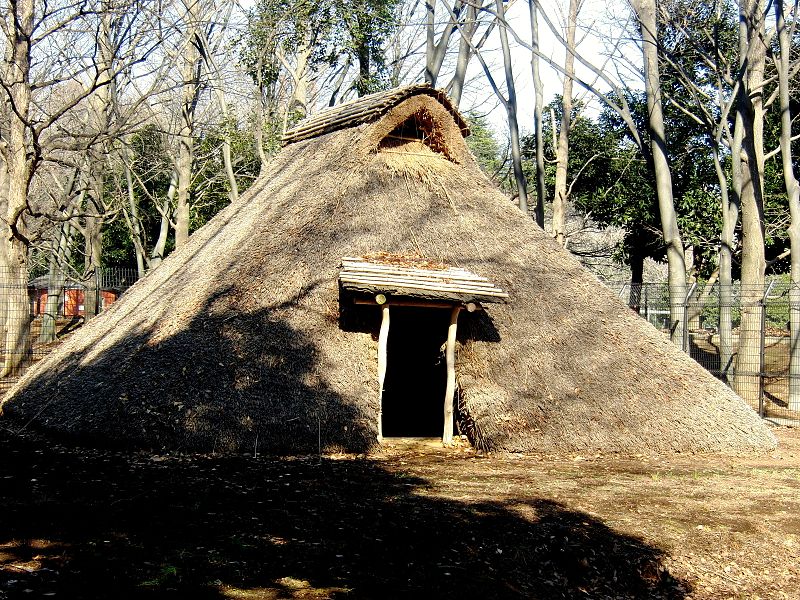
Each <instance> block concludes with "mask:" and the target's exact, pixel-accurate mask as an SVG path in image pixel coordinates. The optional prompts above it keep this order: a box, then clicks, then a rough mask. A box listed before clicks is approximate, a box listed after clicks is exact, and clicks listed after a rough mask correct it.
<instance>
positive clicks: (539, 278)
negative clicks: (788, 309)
mask: <svg viewBox="0 0 800 600" xmlns="http://www.w3.org/2000/svg"><path fill="white" fill-rule="evenodd" d="M466 132H467V127H466V124H465V123H464V122H463V120H462V119H461V117H460V116H459V115H458V112H457V111H456V110H454V109H453V107H452V106H451V105H450V103H449V102H448V100H447V99H446V97H445V96H444V95H443V94H441V93H440V92H437V91H434V90H431V89H429V88H426V87H422V86H415V87H412V88H406V89H402V90H394V91H392V92H388V93H384V94H377V95H374V96H371V97H367V98H364V99H361V100H359V101H357V102H356V103H354V104H352V105H343V106H341V107H338V108H335V109H332V110H331V111H330V112H326V113H323V114H320V115H319V116H317V117H315V118H314V119H312V120H310V121H309V122H307V123H305V124H302V125H301V126H300V127H299V128H298V129H297V130H295V131H293V132H290V133H289V134H288V135H287V138H286V141H287V143H286V146H285V148H284V149H283V151H282V152H281V153H280V154H279V155H278V156H276V157H275V158H274V159H273V160H272V162H271V163H270V165H269V168H268V169H267V172H266V173H265V174H263V175H262V176H261V177H260V178H259V179H258V181H257V182H256V183H255V184H254V185H253V186H252V188H251V189H250V190H248V192H247V193H246V194H243V195H242V197H241V199H240V200H239V201H238V202H236V203H234V204H232V205H231V206H229V207H228V208H226V209H225V210H223V211H222V212H221V213H220V214H219V215H217V216H216V217H215V218H214V219H213V220H212V221H211V222H209V223H208V224H207V225H206V226H205V227H203V228H202V229H200V230H199V231H197V232H196V233H195V234H194V235H193V236H192V238H191V239H190V241H189V243H188V244H187V245H186V246H185V247H183V248H181V249H180V250H178V251H176V252H175V253H173V254H172V255H171V256H170V257H169V258H168V259H167V260H166V261H164V263H163V264H162V265H161V266H160V267H159V268H158V269H156V270H155V271H154V272H152V273H150V274H149V275H148V276H147V277H146V278H144V279H143V280H142V281H140V282H139V283H137V284H136V285H135V286H133V288H131V289H130V290H129V291H128V292H127V293H126V294H125V295H123V297H122V298H121V299H120V300H119V301H118V302H117V303H115V304H114V306H113V307H111V309H110V310H108V311H107V312H106V313H104V314H102V315H101V316H99V317H98V318H96V319H94V320H93V321H92V322H90V323H89V324H87V325H86V326H85V327H84V328H83V329H82V330H81V331H80V332H79V333H77V334H76V335H74V336H72V337H71V338H69V339H68V340H67V341H66V342H65V343H64V344H63V346H61V347H60V348H59V349H58V350H57V351H55V352H53V354H51V355H50V357H49V358H48V359H46V360H44V361H42V362H41V363H40V364H38V365H36V366H35V367H33V368H32V369H31V370H30V371H29V372H28V373H27V374H26V375H25V377H24V378H22V379H21V380H20V382H19V383H18V384H17V385H16V387H15V388H14V389H13V390H12V391H11V392H10V394H9V395H8V397H7V401H6V402H5V404H4V405H3V410H4V413H5V415H6V416H7V417H10V418H14V419H18V420H19V421H20V422H32V423H33V424H34V425H35V426H37V427H40V428H44V429H46V430H51V431H55V432H60V433H63V434H74V435H77V436H81V437H82V439H84V440H85V439H89V438H96V439H98V440H105V441H111V442H120V443H125V444H134V445H137V446H142V447H152V448H168V449H184V450H199V451H210V450H217V451H248V450H252V449H254V448H256V447H258V449H259V451H272V452H278V453H295V452H306V451H316V450H317V448H318V445H319V446H321V447H322V449H323V451H324V450H335V449H344V450H350V451H362V450H367V449H370V448H374V447H375V445H376V443H377V439H378V437H379V433H381V432H380V431H379V427H381V428H382V433H383V434H384V435H387V436H388V435H431V434H435V435H441V433H438V432H441V431H443V429H442V427H443V421H444V417H443V414H444V413H443V403H442V397H443V396H444V395H446V394H445V391H446V388H447V379H448V378H447V375H446V364H447V363H451V364H452V363H453V361H454V365H453V366H454V369H455V380H454V382H455V384H456V386H455V387H456V389H455V390H454V396H455V420H456V424H457V426H458V427H459V428H460V430H461V431H462V432H465V433H466V434H467V435H468V436H469V437H470V439H471V440H472V441H473V443H475V444H478V445H481V446H482V447H485V448H489V449H495V450H508V451H539V452H560V451H579V452H588V451H606V452H607V451H622V452H628V451H635V452H639V451H723V452H739V451H746V450H750V449H759V448H770V447H772V446H774V444H775V441H774V438H773V436H772V435H771V433H770V432H769V431H768V429H767V428H766V427H765V426H764V424H763V423H762V422H761V420H760V419H759V418H758V417H757V415H756V414H755V413H754V412H753V411H752V410H751V409H750V408H749V407H747V406H746V405H745V404H744V402H742V400H740V399H739V398H738V397H737V396H736V395H735V394H733V393H732V392H731V391H730V390H729V389H728V388H727V387H725V386H724V385H723V384H722V383H720V382H719V381H717V380H716V379H714V378H713V377H711V376H710V375H709V374H708V373H707V372H706V371H704V370H703V369H702V368H701V367H700V366H699V365H698V364H697V363H695V362H694V361H693V360H691V359H690V358H689V357H687V356H686V355H685V354H683V353H682V352H681V351H680V350H679V349H678V348H676V347H675V346H674V345H672V344H671V343H670V342H669V341H668V340H667V338H666V337H665V336H664V335H663V334H662V333H660V332H658V331H656V330H655V329H654V328H652V327H651V326H650V325H649V324H648V323H646V322H645V321H643V320H641V319H640V318H639V317H637V316H636V315H634V314H633V313H632V312H631V311H630V310H629V309H628V308H627V307H626V306H625V305H623V304H622V303H621V302H620V301H619V300H618V299H617V298H616V297H615V296H614V295H613V294H612V293H611V292H610V291H609V290H607V289H606V288H605V287H604V286H602V285H601V284H600V283H599V282H598V281H597V280H596V279H595V277H593V276H592V275H591V274H590V273H588V272H587V271H586V270H584V269H583V268H582V267H581V265H580V264H579V263H578V262H577V261H576V260H575V259H574V258H573V257H572V256H570V255H569V253H568V252H565V251H564V250H563V249H561V248H560V247H558V246H557V245H556V244H555V243H554V242H553V241H552V240H551V239H550V238H549V236H548V235H546V234H545V233H544V232H543V231H542V230H541V229H539V228H538V227H536V225H534V224H533V223H532V221H531V220H530V218H529V217H528V216H526V215H524V214H522V213H521V212H520V211H519V210H518V209H517V208H516V207H515V206H514V205H513V204H512V203H511V202H509V201H508V199H507V198H506V197H504V196H503V195H502V194H500V193H499V192H498V191H497V190H496V189H495V188H494V187H493V186H492V185H491V183H490V182H489V181H488V180H487V178H486V177H485V176H484V175H483V174H482V173H481V171H480V170H479V168H478V166H477V164H476V163H475V160H474V159H473V157H472V156H471V154H470V152H469V150H468V149H467V146H466V145H465V143H464V140H463V135H464V134H465V133H466ZM348 257H350V258H348ZM343 261H344V263H343ZM345 263H346V264H345ZM387 268H388V271H390V272H389V274H388V275H387V274H386V273H387V271H386V269H387ZM348 269H349V271H348ZM392 269H395V270H394V271H392ZM398 269H399V270H398ZM343 271H347V273H345V275H342V273H343ZM437 272H438V274H437ZM376 273H377V275H376ZM359 277H360V278H361V279H359ZM354 278H355V279H356V281H355V282H354V281H353V279H354ZM426 278H427V279H426ZM359 282H360V283H359ZM431 282H433V283H431ZM442 286H444V288H446V289H442ZM431 287H432V288H433V289H429V288H431ZM381 292H385V293H381ZM506 296H507V297H506ZM493 300H496V301H497V302H494V303H492V301H493ZM387 307H388V309H387ZM461 308H464V309H465V310H460V311H459V310H456V309H461ZM481 308H483V310H481ZM447 309H449V310H447ZM471 309H477V310H471ZM386 312H388V313H389V314H391V319H390V324H389V326H388V329H387V328H386V325H387V322H386V321H385V320H383V321H382V319H383V315H385V313H386ZM454 314H455V323H451V319H452V317H453V315H454ZM453 325H457V329H456V327H455V326H453ZM387 331H388V333H387ZM448 333H450V334H454V336H455V338H454V340H451V343H449V344H448ZM384 344H385V346H384V349H385V351H386V353H387V354H386V355H384V356H383V361H382V365H381V369H380V372H379V365H378V363H379V361H378V354H379V345H384ZM451 350H452V351H454V352H450V351H451ZM451 354H454V356H450V355H451ZM448 359H450V360H448ZM379 377H381V378H383V379H384V381H383V388H382V390H379V385H378V381H379ZM447 391H449V390H447ZM445 404H446V403H445ZM444 424H445V425H446V423H444Z"/></svg>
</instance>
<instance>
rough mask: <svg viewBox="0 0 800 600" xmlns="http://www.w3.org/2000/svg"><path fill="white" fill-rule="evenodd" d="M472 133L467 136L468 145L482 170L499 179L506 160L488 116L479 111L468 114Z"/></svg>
mask: <svg viewBox="0 0 800 600" xmlns="http://www.w3.org/2000/svg"><path fill="white" fill-rule="evenodd" d="M467 122H468V123H469V129H470V134H469V137H467V140H466V141H467V146H469V149H470V150H471V151H472V154H473V155H474V156H475V160H476V161H477V162H478V166H480V168H481V170H482V171H483V172H484V173H485V174H486V176H487V177H488V178H489V179H492V180H493V181H495V182H496V181H497V178H498V175H499V174H500V171H502V170H503V167H504V164H505V160H504V158H503V156H502V153H501V152H500V145H499V144H498V143H497V140H495V138H494V132H493V131H492V128H491V126H490V125H489V122H488V121H487V120H486V117H484V116H482V115H479V114H477V113H469V114H468V115H467Z"/></svg>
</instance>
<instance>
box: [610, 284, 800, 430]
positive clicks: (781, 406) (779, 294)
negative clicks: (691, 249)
mask: <svg viewBox="0 0 800 600" xmlns="http://www.w3.org/2000/svg"><path fill="white" fill-rule="evenodd" d="M606 285H607V286H608V287H610V288H611V289H612V290H614V291H615V293H617V294H618V295H619V297H620V299H621V300H622V301H623V302H625V303H627V304H628V306H630V307H631V308H632V309H633V310H635V311H636V312H638V313H639V315H640V316H642V317H643V318H644V319H646V320H647V321H649V322H650V323H651V324H652V325H653V326H654V327H656V328H657V329H660V330H661V331H663V332H664V333H665V334H666V335H673V336H674V334H675V333H676V331H677V333H678V335H677V339H676V342H677V343H679V344H680V345H681V347H682V348H683V350H684V351H685V352H686V353H688V354H689V355H690V356H691V357H692V358H694V359H695V360H696V361H697V362H698V363H700V364H701V365H702V366H703V367H705V368H706V369H707V370H708V371H710V372H711V373H712V374H713V375H714V376H715V377H717V378H719V379H721V380H722V381H724V382H725V383H727V384H728V385H730V386H731V387H732V388H733V389H734V390H735V391H736V392H737V393H738V394H739V395H740V396H742V398H743V399H744V400H745V401H747V403H748V404H750V406H752V407H753V408H754V409H755V410H757V411H758V413H759V414H760V415H761V416H763V417H765V418H769V419H773V420H776V421H778V422H789V421H792V422H798V423H800V348H798V351H797V352H796V353H795V354H796V356H795V357H794V361H795V366H794V368H792V337H791V327H790V323H791V320H792V316H793V313H794V318H795V319H796V322H797V323H800V289H798V287H797V286H794V287H793V286H792V285H791V284H790V283H789V282H787V281H783V280H775V281H768V282H767V283H766V285H765V286H763V287H758V288H749V287H745V288H742V286H741V285H740V284H738V283H737V284H734V285H732V286H725V287H723V286H720V285H719V284H717V283H715V284H714V285H711V286H706V285H704V284H702V283H698V284H694V285H689V286H687V287H686V289H684V290H680V293H678V294H676V295H675V296H676V298H679V299H680V300H679V301H678V302H677V303H676V302H675V301H674V300H673V305H672V306H671V305H670V290H669V287H668V285H667V284H666V283H645V284H641V285H636V286H631V284H630V283H613V282H611V283H606Z"/></svg>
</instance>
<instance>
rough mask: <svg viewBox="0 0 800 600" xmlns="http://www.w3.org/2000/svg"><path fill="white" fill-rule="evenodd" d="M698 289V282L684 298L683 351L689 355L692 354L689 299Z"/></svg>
mask: <svg viewBox="0 0 800 600" xmlns="http://www.w3.org/2000/svg"><path fill="white" fill-rule="evenodd" d="M696 287H697V282H696V281H695V282H694V283H693V284H692V286H691V287H690V288H689V291H688V292H686V295H685V296H684V298H683V351H684V352H686V353H687V354H691V352H690V351H689V298H691V297H692V294H694V290H695V288H696Z"/></svg>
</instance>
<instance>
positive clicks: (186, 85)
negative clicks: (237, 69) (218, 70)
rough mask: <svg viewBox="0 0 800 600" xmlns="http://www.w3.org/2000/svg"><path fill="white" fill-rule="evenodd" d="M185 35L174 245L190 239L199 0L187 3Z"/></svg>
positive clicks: (197, 87) (197, 67) (198, 43)
mask: <svg viewBox="0 0 800 600" xmlns="http://www.w3.org/2000/svg"><path fill="white" fill-rule="evenodd" d="M186 9H187V12H186V23H185V25H186V37H185V39H184V45H183V56H182V64H181V77H182V81H181V88H182V102H181V118H180V124H181V127H180V131H179V133H178V156H177V159H176V161H175V171H176V173H177V177H178V186H177V191H178V197H177V204H176V206H175V248H180V247H181V246H183V245H184V244H185V243H186V242H187V241H188V240H189V212H190V211H189V203H190V198H189V194H190V189H191V185H192V165H193V162H194V125H195V123H194V117H195V109H196V108H197V100H198V95H199V93H200V70H201V60H202V58H201V56H200V45H201V41H200V35H199V28H200V13H199V11H200V7H199V2H198V0H189V4H188V5H187V6H186Z"/></svg>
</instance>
